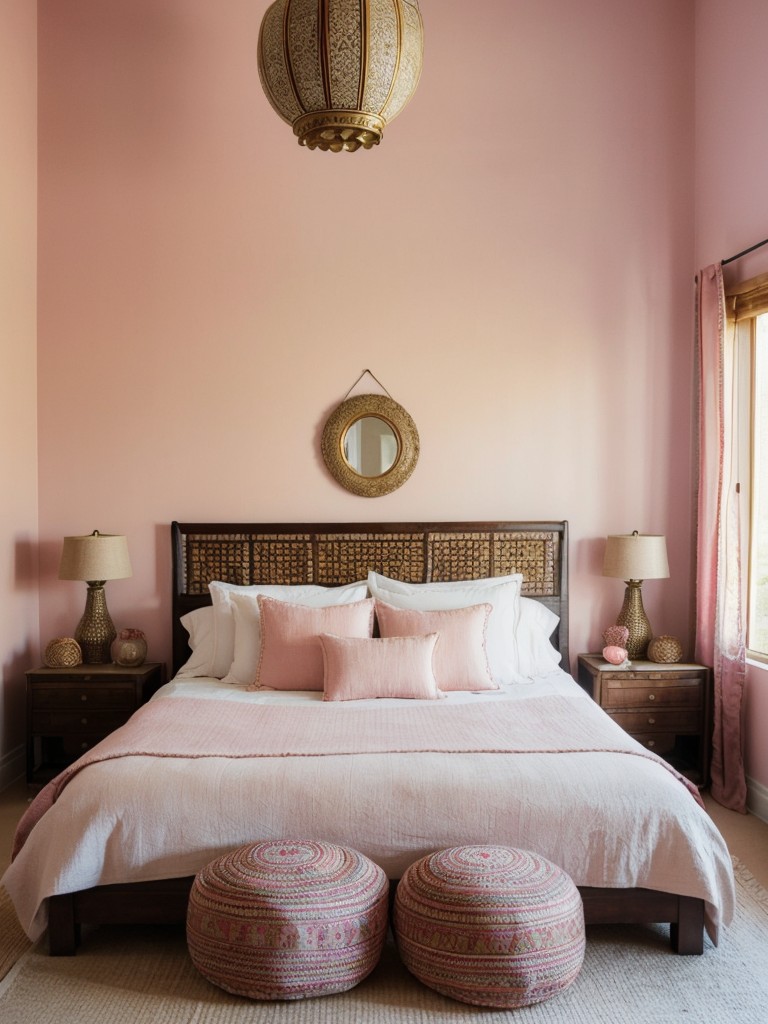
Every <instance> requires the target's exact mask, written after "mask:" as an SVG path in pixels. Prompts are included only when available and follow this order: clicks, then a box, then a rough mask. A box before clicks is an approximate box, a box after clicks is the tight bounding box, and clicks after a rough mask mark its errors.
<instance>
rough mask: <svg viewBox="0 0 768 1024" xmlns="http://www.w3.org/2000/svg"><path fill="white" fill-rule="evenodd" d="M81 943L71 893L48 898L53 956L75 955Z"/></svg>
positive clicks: (51, 952) (50, 943)
mask: <svg viewBox="0 0 768 1024" xmlns="http://www.w3.org/2000/svg"><path fill="white" fill-rule="evenodd" d="M79 944H80V925H79V924H78V923H77V920H76V919H75V900H74V897H73V896H72V894H71V893H65V894H64V895H63V896H51V897H50V898H49V900H48V951H49V953H50V955H51V956H74V955H75V952H76V950H77V947H78V945H79Z"/></svg>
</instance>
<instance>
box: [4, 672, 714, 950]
mask: <svg viewBox="0 0 768 1024" xmlns="http://www.w3.org/2000/svg"><path fill="white" fill-rule="evenodd" d="M553 694H554V695H558V694H559V695H566V696H568V697H569V698H575V700H573V701H572V702H571V703H572V704H573V705H574V706H575V708H576V712H577V713H576V714H574V719H573V722H572V729H573V731H574V735H578V734H579V729H580V718H579V715H578V711H579V708H580V707H583V712H584V716H585V719H584V722H583V723H582V728H583V729H584V731H585V732H586V731H587V721H589V720H591V719H592V718H593V717H594V712H595V705H594V704H593V702H592V701H591V700H590V699H589V698H588V697H587V696H586V694H584V693H583V691H582V690H581V689H580V688H579V687H578V686H577V684H576V683H575V682H574V681H573V680H572V679H571V678H570V676H567V675H566V674H565V673H563V672H559V671H558V672H556V673H553V674H552V675H550V676H548V677H546V678H545V679H542V680H539V681H537V682H535V683H531V684H529V685H519V686H513V687H509V688H507V689H505V690H502V691H499V692H495V693H484V694H478V695H473V694H463V693H456V694H453V693H452V694H450V695H449V696H448V698H447V699H446V701H444V702H441V706H446V705H447V704H448V702H451V703H453V704H456V705H461V704H464V703H467V702H477V701H482V702H498V703H501V702H505V703H506V702H508V701H516V702H519V703H520V709H521V714H522V713H523V709H524V702H525V701H526V700H528V699H530V698H532V697H536V698H539V697H542V696H546V695H553ZM174 696H184V697H190V696H191V697H195V698H199V699H204V700H217V701H222V700H224V701H230V702H233V703H236V702H238V701H247V702H249V703H264V704H268V705H278V704H279V705H284V706H286V713H287V714H290V710H291V707H295V706H297V705H298V706H303V707H305V708H307V707H311V706H312V705H313V703H315V702H317V701H319V700H321V698H322V694H319V693H285V692H281V693H277V692H266V691H263V692H258V693H253V692H247V691H245V690H243V689H242V688H240V687H235V686H231V685H227V684H222V683H221V682H219V681H218V680H199V679H194V680H191V679H190V680H179V679H177V680H175V681H172V682H171V683H168V684H167V685H166V686H165V687H163V688H162V689H161V690H160V691H159V692H158V694H157V695H156V696H155V697H154V698H153V700H164V699H171V700H172V699H173V698H174ZM182 703H183V702H182ZM403 703H404V702H398V701H378V702H373V701H361V702H355V704H356V705H358V706H361V705H367V704H377V705H391V704H403ZM553 703H557V702H553ZM233 712H234V713H236V708H235V707H234V706H233ZM609 725H610V726H611V728H613V729H615V730H616V733H617V737H618V735H619V734H620V737H621V741H622V742H624V741H625V739H626V738H625V735H624V733H623V732H622V731H621V730H619V728H618V726H614V725H613V723H609ZM180 727H181V728H183V723H181V722H180ZM637 750H638V753H644V751H643V748H642V747H640V746H639V745H637ZM290 836H295V837H310V838H318V839H327V840H329V841H332V842H337V843H341V844H347V845H352V846H354V847H355V848H357V849H358V850H360V851H361V852H362V853H365V854H367V855H368V856H370V857H371V858H372V859H374V860H375V861H377V862H378V863H379V864H381V866H382V867H383V868H384V869H385V871H386V872H387V873H388V875H389V876H390V877H392V878H397V877H399V876H400V875H401V874H402V872H403V871H404V870H405V868H406V867H407V866H408V865H409V864H410V863H412V862H413V861H414V860H416V859H417V858H419V857H421V856H423V855H424V854H426V853H429V852H431V851H432V850H435V849H439V848H441V847H447V846H453V845H458V844H463V843H479V842H488V843H503V844H507V845H514V846H520V847H523V848H529V849H535V850H537V851H538V852H539V853H541V854H543V855H544V856H545V857H548V858H550V859H551V860H553V861H555V862H556V863H557V864H560V865H561V866H562V867H563V868H564V869H565V870H566V871H567V872H568V873H569V874H570V875H571V877H572V878H573V879H574V881H575V882H576V884H577V885H585V886H607V887H617V888H625V887H635V886H641V887H647V888H652V889H660V890H663V891H667V892H675V893H679V894H682V895H688V896H695V897H700V898H703V899H704V900H705V901H706V904H707V926H708V930H709V932H710V935H711V936H712V937H713V938H714V939H715V940H716V938H717V932H718V928H719V926H720V925H721V924H723V923H726V924H727V923H728V921H729V920H730V918H731V915H732V909H733V876H732V870H731V862H730V857H729V855H728V850H727V848H726V846H725V843H724V841H723V839H722V837H721V836H720V834H719V833H718V831H717V829H716V828H715V826H714V824H713V823H712V821H711V819H710V818H709V816H708V815H707V814H706V812H705V811H704V810H703V809H702V808H701V807H700V806H699V804H698V803H697V802H696V800H695V799H694V797H692V796H691V794H690V793H689V792H688V790H687V789H686V788H685V786H684V785H683V784H682V783H681V782H679V781H678V780H677V779H675V778H674V777H673V776H672V775H671V774H670V773H669V772H668V771H667V770H666V769H665V768H664V767H663V766H661V765H660V764H658V763H656V762H655V761H654V760H651V759H648V758H646V757H644V756H638V757H635V756H627V755H626V754H619V753H608V752H580V753H516V754H509V753H486V752H477V751H475V752H472V753H455V752H439V751H437V752H436V751H430V752H427V751H424V752H422V751H409V752H406V753H364V754H361V753H354V754H338V755H336V754H331V755H328V754H326V755H324V756H317V757H314V756H303V757H277V756H275V757H273V756H268V757H255V758H245V759H243V758H237V759H233V758H228V757H202V758H197V759H189V758H186V757H168V758H163V759H162V760H160V759H158V758H156V757H151V756H144V755H140V756H130V757H121V758H118V759H116V760H110V761H106V762H103V763H101V764H95V765H90V766H88V767H86V768H84V769H83V770H82V771H80V772H79V773H77V774H76V775H75V776H74V777H73V778H72V779H71V781H70V782H69V783H68V785H67V786H66V787H65V788H64V789H63V791H62V792H61V794H60V796H59V799H58V800H57V802H56V803H55V804H54V805H53V806H52V807H51V809H50V810H49V811H47V812H46V813H45V814H44V816H43V817H42V818H41V820H40V821H39V822H38V823H37V824H36V825H35V827H34V828H33V829H32V831H31V833H30V835H29V838H28V840H27V842H26V843H25V845H24V847H23V848H22V850H21V852H20V853H19V855H18V856H17V858H16V860H15V861H14V862H13V864H12V865H11V867H10V868H9V869H8V871H7V872H6V874H5V876H4V878H3V880H2V881H3V883H4V884H5V886H6V888H7V889H8V892H9V894H10V896H11V898H12V900H13V902H14V904H15V906H16V910H17V912H18V915H19V919H20V921H21V923H22V926H23V927H24V928H25V930H26V931H27V933H28V934H29V935H30V936H31V937H33V938H35V937H37V936H38V935H39V934H40V933H41V932H42V931H43V929H44V928H45V924H46V904H45V899H46V897H47V896H49V895H53V894H56V893H64V892H72V891H76V890H79V889H85V888H89V887H91V886H94V885H104V884H108V883H113V882H125V881H148V880H152V879H160V878H171V877H178V876H184V875H192V874H195V873H196V872H197V871H198V870H200V868H202V867H203V866H204V865H205V864H206V863H207V862H208V861H209V860H211V859H212V858H213V857H216V856H218V855H219V854H221V853H223V852H225V851H226V850H229V849H232V848H233V847H235V846H237V845H240V844H242V843H247V842H252V841H254V840H256V839H270V838H281V837H283V838H287V837H290Z"/></svg>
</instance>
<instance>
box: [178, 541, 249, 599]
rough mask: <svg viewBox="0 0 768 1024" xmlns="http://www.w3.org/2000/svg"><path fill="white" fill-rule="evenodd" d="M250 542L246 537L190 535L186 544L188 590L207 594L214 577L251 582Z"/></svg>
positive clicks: (230, 581) (234, 581) (244, 582)
mask: <svg viewBox="0 0 768 1024" xmlns="http://www.w3.org/2000/svg"><path fill="white" fill-rule="evenodd" d="M250 567H251V559H250V543H249V541H248V540H247V539H246V538H245V537H237V536H227V537H216V536H206V537H195V536H194V535H191V536H188V537H186V539H185V544H184V574H183V579H184V581H185V586H184V588H183V590H184V593H186V594H207V593H208V584H209V582H210V581H211V580H222V581H223V582H224V583H237V584H246V583H249V582H250Z"/></svg>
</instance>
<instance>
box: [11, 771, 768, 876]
mask: <svg viewBox="0 0 768 1024" xmlns="http://www.w3.org/2000/svg"><path fill="white" fill-rule="evenodd" d="M31 795H32V792H31V791H30V790H28V789H27V787H26V785H25V784H24V783H23V782H17V783H15V784H14V785H12V786H10V787H9V788H8V789H5V790H4V791H3V792H2V793H0V867H4V866H5V864H6V863H7V862H8V859H9V857H10V850H11V841H12V839H13V832H14V829H15V827H16V822H17V821H18V820H19V818H20V817H21V815H22V814H23V813H24V810H25V808H26V806H27V804H28V802H29V800H30V799H31ZM704 799H705V803H706V805H707V810H708V811H709V813H710V814H711V815H712V818H713V819H714V821H715V823H716V824H717V827H718V828H719V829H720V831H721V832H722V834H723V836H724V837H725V840H726V842H727V843H728V848H729V849H730V851H731V853H732V854H733V855H734V856H735V857H738V858H739V860H740V861H741V862H742V863H743V864H744V865H745V866H746V867H747V868H748V869H749V870H750V871H751V872H752V874H753V875H754V876H755V877H756V878H757V879H758V881H759V882H760V883H761V884H762V885H763V886H765V888H766V889H768V824H766V823H765V822H763V821H761V820H760V819H759V818H756V817H755V816H754V815H753V814H737V813H736V812H735V811H729V810H726V808H725V807H721V806H720V805H719V804H718V803H716V802H715V801H714V800H713V799H712V798H711V797H710V796H709V795H705V798H704Z"/></svg>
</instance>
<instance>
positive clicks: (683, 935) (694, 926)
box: [669, 896, 704, 956]
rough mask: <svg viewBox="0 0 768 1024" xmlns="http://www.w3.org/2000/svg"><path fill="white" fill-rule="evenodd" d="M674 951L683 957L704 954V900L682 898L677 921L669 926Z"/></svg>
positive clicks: (688, 897)
mask: <svg viewBox="0 0 768 1024" xmlns="http://www.w3.org/2000/svg"><path fill="white" fill-rule="evenodd" d="M669 938H670V941H671V944H672V949H673V950H674V951H675V953H678V954H680V955H681V956H701V954H702V953H703V952H704V900H699V899H694V897H692V896H681V897H680V899H679V911H678V918H677V921H676V922H675V921H673V922H672V924H671V925H670V926H669Z"/></svg>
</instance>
